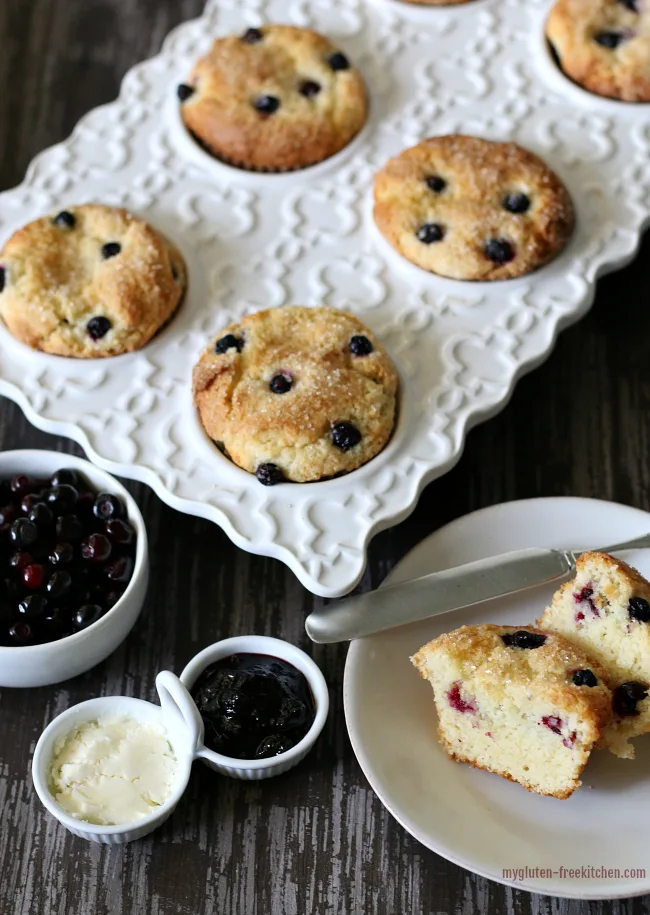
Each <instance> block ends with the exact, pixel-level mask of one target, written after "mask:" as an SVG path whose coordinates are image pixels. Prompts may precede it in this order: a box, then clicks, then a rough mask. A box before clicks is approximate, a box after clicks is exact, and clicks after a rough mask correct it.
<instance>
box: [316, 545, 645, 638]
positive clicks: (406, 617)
mask: <svg viewBox="0 0 650 915" xmlns="http://www.w3.org/2000/svg"><path fill="white" fill-rule="evenodd" d="M648 546H650V534H644V535H643V536H642V537H638V538H636V539H635V540H629V541H626V542H625V543H619V544H615V545H613V546H609V547H604V548H603V549H602V550H600V551H599V552H607V553H611V552H615V551H620V550H625V549H633V548H642V547H648ZM580 552H582V551H578V552H574V551H573V550H560V549H541V548H536V547H533V548H529V549H525V550H515V551H514V552H510V553H503V554H501V555H500V556H491V557H489V558H487V559H479V560H477V561H476V562H467V563H464V564H463V565H460V566H455V567H454V568H451V569H444V570H443V571H441V572H433V573H431V574H430V575H424V576H422V577H421V578H414V579H412V580H411V581H406V582H401V583H399V584H395V585H387V586H386V587H381V588H378V589H377V590H375V591H369V592H368V593H367V594H359V595H357V596H355V597H348V598H344V599H343V600H340V601H339V602H338V603H337V604H335V605H329V606H327V607H323V608H321V609H318V610H314V611H313V612H312V613H310V615H309V616H308V617H307V619H306V621H305V630H306V631H307V635H308V636H309V638H310V639H311V640H312V641H313V642H318V643H321V644H327V643H332V642H345V641H347V640H349V639H357V638H361V637H362V636H366V635H372V634H373V633H375V632H382V631H383V630H385V629H393V628H394V627H395V626H403V625H405V624H406V623H415V622H418V621H420V620H424V619H429V618H431V617H434V616H438V615H440V614H442V613H449V612H451V611H452V610H459V609H460V608H461V607H468V606H471V605H473V604H479V603H483V601H487V600H491V599H493V598H495V597H504V596H505V595H507V594H512V593H514V592H515V591H523V590H525V589H527V588H532V587H534V586H535V585H540V584H546V583H549V582H553V581H556V580H559V579H561V578H564V577H565V576H567V575H568V574H569V573H571V572H573V571H574V570H575V564H576V559H577V557H578V556H579V555H580Z"/></svg>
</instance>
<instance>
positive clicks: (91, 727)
mask: <svg viewBox="0 0 650 915" xmlns="http://www.w3.org/2000/svg"><path fill="white" fill-rule="evenodd" d="M177 765H178V764H177V760H176V757H175V756H174V752H173V750H172V748H171V746H170V744H169V741H168V740H167V737H166V735H165V731H164V730H163V728H161V727H158V726H157V725H155V724H143V723H142V722H140V721H137V720H136V719H135V718H130V717H128V716H119V717H116V716H112V717H106V718H100V719H98V720H95V721H85V722H82V723H80V724H78V725H77V726H76V727H75V728H73V730H72V731H70V732H69V733H68V734H66V735H65V736H64V737H60V738H59V739H58V740H57V741H56V743H55V745H54V753H53V755H52V762H51V766H50V773H49V781H50V790H51V792H52V795H53V796H54V797H55V798H56V800H57V801H58V803H59V804H60V805H61V807H63V809H64V810H65V811H66V813H68V814H70V815H71V816H73V817H76V818H77V819H78V820H85V821H86V822H87V823H95V824H98V825H101V826H117V825H120V824H123V823H130V822H132V821H133V820H138V819H140V818H141V817H144V816H146V815H147V814H149V813H151V812H152V811H154V810H155V809H156V808H157V807H159V806H160V805H161V804H164V803H165V801H166V800H167V798H168V797H169V795H170V794H171V792H172V788H173V785H174V781H175V776H176V770H177Z"/></svg>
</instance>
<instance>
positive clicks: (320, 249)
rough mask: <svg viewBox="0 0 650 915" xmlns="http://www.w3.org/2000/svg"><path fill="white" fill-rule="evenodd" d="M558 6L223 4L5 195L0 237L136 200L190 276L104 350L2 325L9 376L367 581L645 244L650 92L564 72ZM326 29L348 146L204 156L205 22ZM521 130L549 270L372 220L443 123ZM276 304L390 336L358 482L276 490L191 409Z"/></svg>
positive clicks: (259, 528) (188, 508)
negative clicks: (483, 262) (365, 99)
mask: <svg viewBox="0 0 650 915" xmlns="http://www.w3.org/2000/svg"><path fill="white" fill-rule="evenodd" d="M549 8H550V2H549V0H473V2H470V3H467V4H466V5H461V6H453V7H446V8H445V7H438V8H429V9H424V8H416V7H413V6H409V5H408V4H406V3H402V2H400V0H312V2H309V3H306V2H304V0H212V2H209V3H208V5H207V7H206V10H205V13H204V15H203V17H202V19H199V20H196V21H194V22H188V23H186V24H184V25H182V26H180V27H179V28H178V29H176V30H175V31H174V32H173V33H172V34H171V35H170V36H169V37H168V39H167V41H166V42H165V45H164V48H163V51H162V53H161V54H159V55H158V57H156V58H154V59H152V60H150V61H147V62H145V63H143V64H140V65H138V66H137V67H134V68H133V70H131V71H130V72H129V73H128V74H127V76H126V78H125V80H124V83H123V86H122V91H121V93H120V98H119V99H118V100H117V101H116V102H113V103H112V104H110V105H106V106H104V107H102V108H98V109H96V110H95V111H92V112H91V113H90V114H88V115H87V116H86V117H84V118H83V119H82V120H81V122H80V123H79V124H78V126H77V127H76V129H75V130H74V132H73V134H72V136H71V137H70V138H69V139H68V140H66V141H65V142H63V143H61V144H59V145H58V146H55V147H53V148H52V149H49V150H47V151H45V152H44V153H42V154H41V155H40V156H38V157H37V158H36V159H35V160H34V162H32V164H31V166H30V168H29V169H28V172H27V176H26V178H25V181H24V182H23V184H22V185H20V186H19V187H17V188H15V189H13V190H11V191H7V192H6V193H4V194H2V195H1V196H0V222H1V224H0V241H2V240H4V238H6V237H7V236H8V235H9V234H10V233H11V232H12V231H13V230H14V229H15V228H17V227H18V226H20V225H21V224H23V223H24V222H26V221H28V220H30V219H33V218H35V217H37V216H40V215H42V214H44V213H47V212H50V211H56V210H58V209H61V208H62V207H64V206H66V205H71V204H75V203H81V202H84V201H88V200H97V201H103V202H105V203H109V204H119V205H123V206H126V207H128V208H130V209H132V210H133V211H135V212H136V213H138V214H140V215H142V216H143V217H145V218H146V219H148V220H150V221H151V222H152V223H154V225H156V226H158V227H159V228H160V229H161V230H162V231H163V232H165V233H167V234H168V235H169V236H170V238H171V239H172V240H173V241H174V242H175V243H176V244H178V246H179V247H180V249H181V250H182V251H183V253H184V255H185V257H186V259H187V262H188V267H189V277H190V280H189V282H190V286H189V292H188V296H187V299H186V302H185V305H184V306H183V308H182V310H181V311H180V313H179V314H178V316H177V317H176V318H175V320H174V321H173V322H172V323H171V324H170V325H169V326H168V327H167V328H166V329H165V330H164V331H163V332H162V333H161V334H160V335H159V336H158V337H157V338H156V339H155V340H154V341H153V342H152V343H151V344H150V345H149V346H147V347H145V348H144V349H143V350H141V351H140V352H138V353H134V354H132V355H127V356H120V357H117V358H113V359H108V360H96V361H95V360H92V361H81V360H78V361H75V360H70V359H62V358H58V357H53V356H47V355H43V354H40V353H35V352H31V351H29V350H28V349H27V348H26V347H24V346H23V345H22V344H20V343H17V342H16V341H15V340H13V339H12V338H11V336H10V335H9V334H8V332H7V331H6V330H4V328H0V392H1V393H3V394H5V395H7V396H8V397H11V398H12V399H14V400H15V401H16V402H17V403H19V404H20V406H21V407H22V409H23V410H24V411H25V413H26V414H27V416H28V417H29V419H30V420H31V421H32V422H33V423H34V424H35V425H37V426H39V427H40V428H43V429H45V430H47V431H50V432H55V433H59V434H63V435H67V436H69V437H71V438H73V439H75V440H76V441H78V442H79V443H80V444H81V445H82V446H83V448H84V449H85V450H86V452H87V454H88V455H89V457H90V458H91V460H93V461H94V462H96V463H97V464H99V465H100V466H102V467H104V468H105V469H108V470H110V471H112V472H114V473H118V474H122V475H124V476H127V477H133V478H135V479H139V480H142V481H144V482H146V483H148V484H149V485H150V486H152V487H153V488H154V489H155V491H156V492H157V493H158V495H159V496H160V497H161V498H162V499H164V500H165V501H166V502H168V503H169V504H170V505H171V506H173V507H174V508H177V509H179V510H181V511H185V512H189V513H191V514H196V515H200V516H201V517H205V518H208V519H210V520H212V521H215V522H216V523H217V524H219V525H221V527H222V528H223V529H224V530H225V531H226V533H227V534H228V536H229V537H230V538H231V539H232V540H233V541H234V542H235V543H236V544H237V545H238V546H241V547H243V548H244V549H246V550H250V551H251V552H254V553H260V554H263V555H268V556H274V557H276V558H278V559H281V560H282V561H283V562H285V563H287V565H289V566H290V568H291V569H292V570H293V571H294V572H295V574H296V575H297V576H298V577H299V579H300V581H301V582H302V583H303V584H304V585H305V586H306V587H307V588H309V589H310V590H311V591H313V592H315V593H317V594H321V595H325V596H337V595H340V594H343V593H345V592H346V591H349V590H350V589H351V588H352V587H353V586H354V585H355V583H356V582H357V581H358V580H359V578H360V576H361V574H362V572H363V568H364V564H365V559H366V546H367V543H368V541H369V539H370V537H371V536H372V535H373V534H374V533H376V532H377V531H379V530H381V529H382V528H385V527H388V526H390V525H391V524H395V523H396V522H398V521H400V520H401V519H403V518H404V517H406V515H408V513H409V512H410V511H411V510H412V508H413V507H414V505H415V502H416V500H417V498H418V495H419V493H420V491H421V490H422V488H423V486H425V485H426V483H428V482H430V481H431V480H433V479H434V478H436V477H439V476H440V475H441V474H443V473H445V472H446V471H447V470H449V469H450V467H452V466H453V464H454V463H455V462H456V461H457V460H458V457H459V455H460V453H461V450H462V447H463V442H464V439H465V435H466V433H467V430H468V429H469V428H470V427H471V426H472V425H474V424H475V423H477V422H479V421H480V420H483V419H485V418H487V417H488V416H490V415H492V414H494V413H495V412H497V411H498V410H499V409H500V408H501V407H502V406H503V405H504V404H505V403H506V401H507V399H508V397H509V396H510V393H511V392H512V389H513V386H514V384H515V382H516V380H517V378H518V377H519V376H520V375H521V374H523V372H525V371H528V370H529V369H531V368H533V367H534V366H535V365H537V364H538V363H539V362H541V361H542V360H543V359H544V358H545V356H547V355H548V353H549V352H550V350H551V348H552V346H553V342H554V340H555V337H556V335H557V333H558V331H559V330H560V329H561V328H563V327H564V326H566V325H567V324H569V323H570V322H572V321H576V320H577V319H578V318H579V317H581V316H582V315H583V314H584V313H585V312H586V311H587V309H588V308H589V306H590V304H591V301H592V299H593V294H594V283H595V280H596V277H597V276H598V275H600V274H602V273H603V272H605V271H606V270H611V269H614V268H616V267H620V266H622V265H623V264H624V263H625V262H626V261H628V260H629V259H630V258H631V257H632V256H633V255H634V252H635V250H636V248H637V245H638V243H639V236H640V233H641V231H642V229H643V227H644V225H645V224H646V223H647V221H648V218H649V215H650V165H649V163H650V106H648V105H630V104H624V103H618V102H614V101H608V100H605V99H600V98H598V97H596V96H592V95H590V94H588V93H587V92H584V91H582V90H581V89H580V88H579V87H577V86H575V85H573V84H572V83H570V82H569V81H568V80H567V79H565V78H564V77H563V76H562V75H561V74H560V73H559V72H558V71H557V70H556V68H555V66H554V64H553V62H552V60H551V58H550V55H549V53H548V50H547V47H546V43H545V40H544V36H543V23H544V19H545V16H546V14H547V12H548V9H549ZM278 21H279V22H291V23H295V24H297V25H305V26H312V27H314V28H316V29H318V30H319V31H322V32H324V33H327V34H328V35H330V36H331V37H332V38H333V39H334V40H335V41H336V42H337V43H338V44H339V45H340V47H341V48H342V50H344V51H345V52H346V53H347V54H348V55H349V56H350V58H351V60H352V61H353V62H354V63H355V64H357V65H358V66H359V67H360V68H361V70H362V72H363V74H364V76H365V78H366V80H367V83H368V87H369V90H370V96H371V117H370V123H369V125H368V126H367V128H366V130H365V131H364V132H363V133H362V135H360V137H359V138H357V140H356V141H355V142H354V143H353V144H352V145H351V146H350V148H348V149H347V150H345V151H344V152H343V153H341V154H339V156H337V157H335V158H334V159H332V160H330V161H329V162H327V163H324V164H321V165H318V166H315V167H314V168H312V169H307V170H304V171H302V172H294V173H291V174H284V175H258V174H252V173H246V172H243V171H239V170H236V169H232V168H229V167H228V166H225V165H222V164H220V163H218V162H216V161H214V160H212V159H211V158H210V157H209V156H206V155H205V154H204V153H203V152H201V151H200V150H198V149H197V148H196V147H195V146H194V145H193V143H192V142H191V141H190V140H189V139H188V137H187V135H186V134H184V132H183V128H182V125H181V123H180V119H179V117H178V105H177V102H176V97H175V88H176V84H177V83H178V82H180V81H182V80H183V79H184V78H185V77H186V75H187V73H188V71H189V69H190V67H191V65H192V63H193V61H194V60H195V58H196V57H197V56H198V55H200V54H201V53H203V52H204V51H206V50H207V48H208V47H209V45H210V44H211V41H212V40H213V38H214V37H215V36H217V35H223V34H227V33H230V32H239V31H241V30H242V29H244V28H245V27H247V26H251V25H259V24H262V23H264V22H278ZM449 132H465V133H471V134H477V135H480V136H484V137H487V138H488V139H498V140H515V141H517V142H519V143H521V144H522V145H524V146H526V147H528V148H529V149H531V150H533V151H534V152H536V153H538V154H539V155H541V156H542V157H543V158H544V159H545V160H546V162H548V164H549V165H550V166H551V167H552V168H554V169H555V170H556V171H557V172H558V173H559V174H560V176H561V177H562V178H563V179H564V181H565V183H566V184H567V186H568V188H569V190H570V192H571V194H572V196H573V199H574V201H575V204H576V210H577V219H578V225H577V229H576V232H575V234H574V236H573V239H572V241H571V243H570V244H569V246H568V247H567V249H566V250H565V251H564V252H563V253H562V254H561V255H560V257H558V258H557V259H556V260H555V261H553V262H552V263H551V264H549V265H548V266H546V267H544V268H543V269H541V270H539V271H538V272H537V273H534V274H531V275H530V276H527V277H523V278H521V279H517V280H509V281H507V282H497V283H492V284H489V283H467V282H458V281H453V280H446V279H442V278H439V277H435V276H432V275H429V274H427V273H425V272H423V271H421V270H419V269H418V268H416V267H414V266H412V265H410V264H408V263H407V262H406V261H404V260H402V259H401V258H400V256H399V255H397V254H396V253H395V252H394V251H393V250H392V249H391V248H390V247H389V246H388V245H387V244H386V243H384V242H383V240H382V239H381V238H380V237H379V235H378V233H377V232H376V231H375V229H374V226H373V224H372V219H371V206H370V198H371V190H372V179H373V175H374V173H375V172H376V171H377V169H378V168H380V167H381V166H382V165H383V164H384V162H385V161H386V159H387V158H388V157H389V156H391V155H395V154H397V153H399V152H400V151H401V150H402V149H404V148H406V147H407V146H410V145H412V144H414V143H416V142H418V141H419V140H421V139H423V138H425V137H427V136H430V135H434V134H444V133H449ZM283 304H303V305H304V304H306V305H320V304H325V305H331V306H336V307H342V308H346V309H349V310H350V311H352V312H354V313H355V314H357V315H358V316H359V317H360V318H361V319H362V320H363V321H364V322H366V323H367V324H368V325H369V326H370V327H371V328H372V329H373V330H374V331H375V332H376V333H377V334H379V335H380V336H381V337H382V339H383V340H384V341H385V343H386V345H387V346H388V348H389V350H390V352H391V354H392V356H393V358H394V360H395V362H396V364H397V367H398V369H399V371H400V374H401V378H402V397H401V415H400V420H399V424H398V427H397V430H396V432H395V435H394V437H393V440H392V441H391V443H390V444H389V445H388V447H387V448H386V449H385V451H384V452H383V453H382V454H381V455H379V457H377V458H376V459H375V460H373V461H371V462H370V463H369V464H367V465H366V466H365V467H363V468H361V469H360V470H357V471H355V472H354V473H353V474H350V475H349V476H347V477H342V478H339V479H335V480H330V481H327V482H322V483H312V484H305V485H295V484H282V485H279V486H275V487H270V488H266V487H263V486H261V485H260V484H259V483H258V482H257V480H256V479H255V478H254V477H253V476H251V475H249V474H247V473H246V472H244V471H243V470H240V469H238V468H237V467H235V466H234V465H232V464H231V463H229V462H228V460H227V459H226V458H225V457H223V456H222V455H220V454H219V452H218V451H217V450H216V449H215V447H214V446H213V445H212V444H211V442H210V441H209V440H208V439H207V437H206V436H205V434H204V433H203V431H202V429H201V427H200V425H199V424H198V422H197V419H196V416H195V412H194V409H193V405H192V397H191V392H190V377H191V370H192V366H193V364H194V363H195V361H196V360H197V358H198V356H199V354H200V353H201V351H202V349H203V347H204V346H205V345H206V343H207V341H208V340H209V338H210V337H211V336H212V335H213V334H216V333H217V332H218V331H219V330H220V329H221V328H222V327H224V326H225V325H226V324H228V323H230V322H232V321H236V320H238V319H239V318H241V316H242V315H244V314H246V313H247V312H250V311H253V310H257V309H260V308H262V307H269V306H278V305H283Z"/></svg>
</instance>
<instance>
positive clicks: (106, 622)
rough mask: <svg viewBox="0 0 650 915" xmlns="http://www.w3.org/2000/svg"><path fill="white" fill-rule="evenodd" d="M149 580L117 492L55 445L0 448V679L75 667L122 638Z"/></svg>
mask: <svg viewBox="0 0 650 915" xmlns="http://www.w3.org/2000/svg"><path fill="white" fill-rule="evenodd" d="M148 577H149V559H148V550H147V534H146V530H145V526H144V521H143V519H142V515H141V514H140V510H139V509H138V506H137V505H136V503H135V502H134V500H133V498H132V497H131V496H130V495H129V493H128V492H127V490H126V489H125V488H124V487H123V486H122V485H121V484H120V483H118V481H117V480H116V479H115V478H114V477H112V476H111V475H110V474H109V473H106V472H105V471H104V470H100V469H99V468H97V467H94V466H93V465H92V464H90V463H88V461H84V460H82V459H81V458H77V457H72V456H71V455H66V454H60V453H58V452H56V451H27V450H25V451H5V452H2V453H0V686H30V687H34V686H46V685H48V684H50V683H59V682H61V681H62V680H68V679H70V678H71V677H76V676H77V675H78V674H81V673H84V671H86V670H89V669H90V668H91V667H94V666H95V665H96V664H99V662H100V661H103V660H104V659H105V658H106V657H108V655H109V654H111V652H113V651H114V650H115V649H116V648H117V646H118V645H119V644H120V643H121V642H122V641H123V640H124V639H125V638H126V636H127V635H128V633H129V631H130V630H131V628H132V627H133V625H134V623H135V621H136V619H137V618H138V614H139V613H140V610H141V609H142V604H143V603H144V598H145V594H146V590H147V583H148Z"/></svg>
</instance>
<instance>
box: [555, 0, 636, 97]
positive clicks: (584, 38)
mask: <svg viewBox="0 0 650 915" xmlns="http://www.w3.org/2000/svg"><path fill="white" fill-rule="evenodd" d="M546 37H547V38H548V40H549V42H550V44H551V46H552V48H553V50H554V51H555V53H556V55H557V58H558V62H559V65H560V67H561V68H562V70H563V71H564V72H565V73H566V75H567V76H569V77H570V78H571V79H572V80H574V81H575V82H576V83H578V84H579V85H581V86H583V87H584V88H585V89H587V90H588V91H589V92H594V93H595V94H596V95H602V96H606V97H608V98H614V99H619V100H621V101H624V102H648V101H650V5H649V4H648V2H647V0H558V2H557V3H556V4H555V6H554V7H553V9H552V10H551V14H550V16H549V18H548V21H547V23H546Z"/></svg>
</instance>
